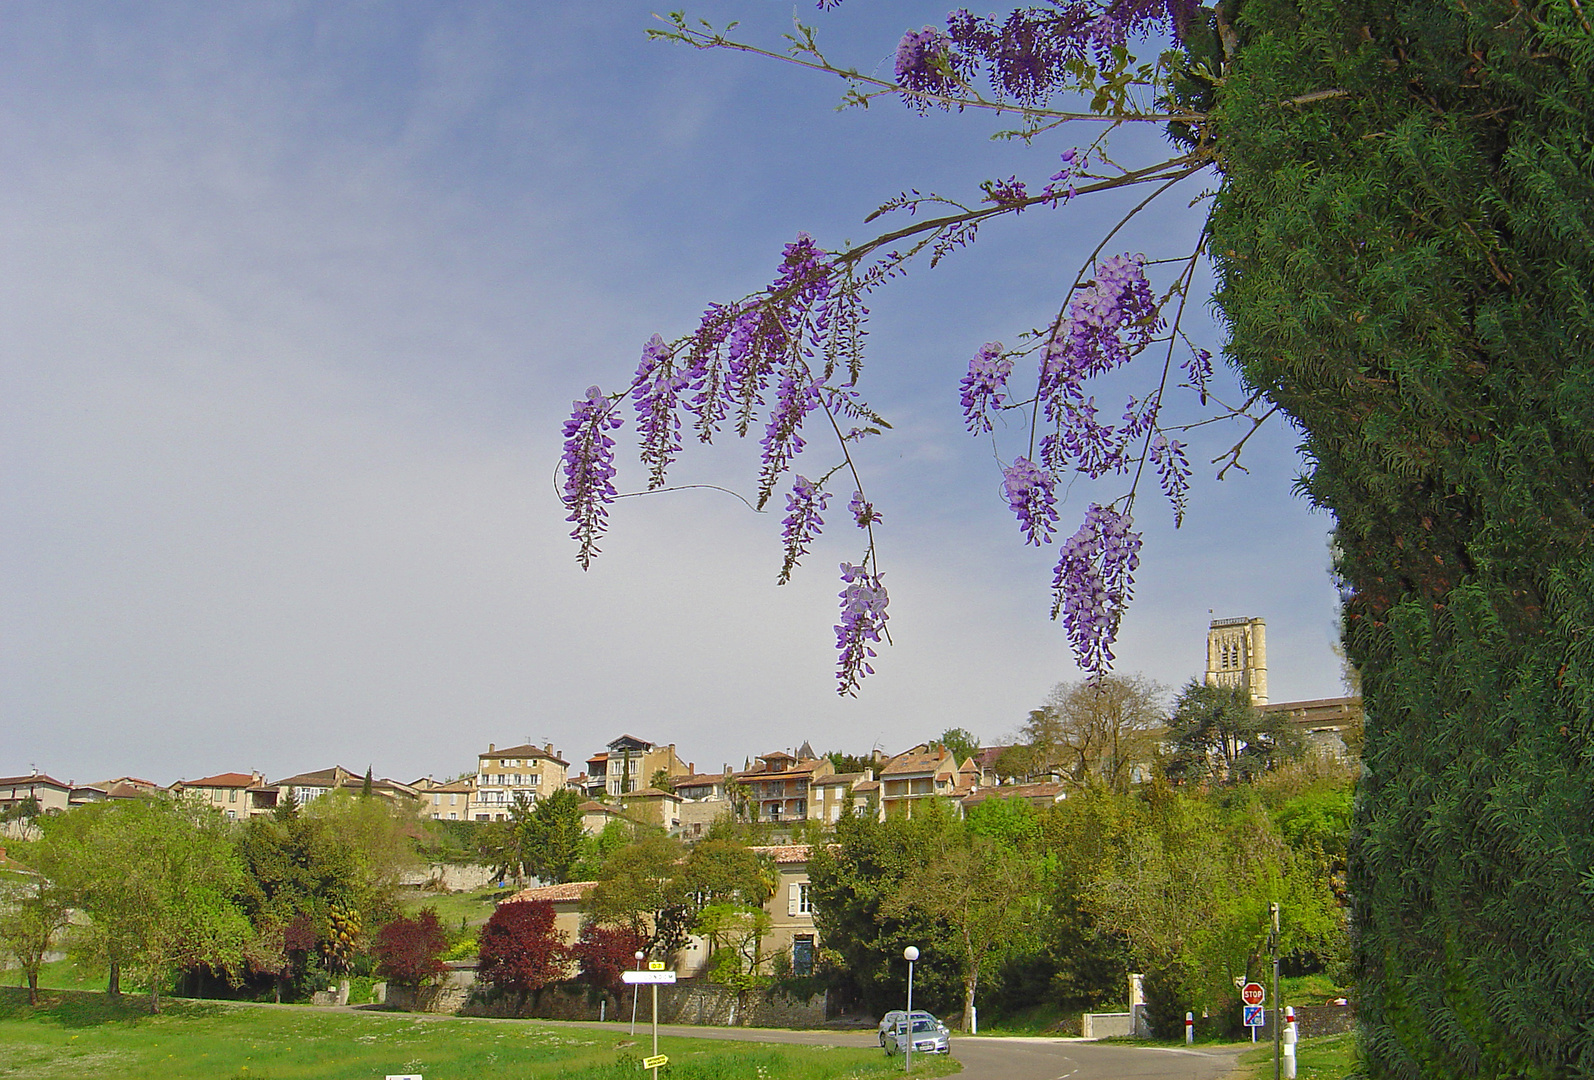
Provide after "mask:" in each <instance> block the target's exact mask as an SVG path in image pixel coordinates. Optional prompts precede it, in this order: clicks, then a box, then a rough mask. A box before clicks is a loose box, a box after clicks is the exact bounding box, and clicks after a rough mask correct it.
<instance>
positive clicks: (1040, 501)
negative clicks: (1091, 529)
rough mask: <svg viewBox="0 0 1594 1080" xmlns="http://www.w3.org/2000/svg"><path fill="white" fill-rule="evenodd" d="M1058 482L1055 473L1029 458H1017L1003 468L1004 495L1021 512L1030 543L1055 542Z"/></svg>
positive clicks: (1022, 524)
mask: <svg viewBox="0 0 1594 1080" xmlns="http://www.w3.org/2000/svg"><path fill="white" fill-rule="evenodd" d="M1055 483H1056V481H1055V478H1054V477H1053V476H1052V474H1051V473H1049V472H1047V471H1046V470H1045V469H1043V468H1041V467H1040V466H1039V465H1036V464H1035V463H1034V462H1033V461H1030V460H1029V459H1028V458H1022V457H1019V458H1014V459H1013V464H1011V465H1009V466H1008V467H1007V468H1005V469H1003V470H1002V494H1003V495H1006V496H1007V505H1008V506H1010V507H1012V508H1013V513H1014V514H1016V515H1018V524H1019V527H1020V529H1021V531H1022V532H1023V533H1024V542H1025V543H1026V544H1034V545H1035V546H1036V547H1039V546H1040V545H1042V544H1049V543H1051V542H1052V531H1053V528H1052V526H1053V523H1054V522H1056V520H1057V496H1056V495H1055V494H1054V493H1053V485H1054V484H1055Z"/></svg>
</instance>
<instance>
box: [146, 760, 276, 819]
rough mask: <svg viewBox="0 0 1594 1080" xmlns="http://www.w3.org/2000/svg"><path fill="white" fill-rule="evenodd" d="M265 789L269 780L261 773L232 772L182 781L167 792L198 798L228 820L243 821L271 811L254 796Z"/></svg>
mask: <svg viewBox="0 0 1594 1080" xmlns="http://www.w3.org/2000/svg"><path fill="white" fill-rule="evenodd" d="M265 787H266V778H265V777H264V776H263V775H261V774H260V773H257V772H246V773H240V772H229V773H217V774H216V775H215V776H202V777H200V778H199V779H198V780H179V781H177V782H176V783H175V784H173V785H172V786H171V787H170V788H168V789H167V790H168V791H170V792H172V794H174V795H181V796H184V797H186V798H190V799H198V800H199V801H200V802H202V803H204V804H205V805H206V806H210V807H213V808H215V809H216V810H218V811H220V812H221V813H222V814H223V815H224V816H225V817H226V818H228V820H231V821H240V820H243V819H245V818H250V817H254V816H255V815H257V814H263V813H269V812H270V810H271V807H270V806H264V805H263V801H262V800H261V799H259V798H252V797H251V791H252V790H255V789H265ZM275 805H276V800H274V799H273V800H272V801H271V806H275Z"/></svg>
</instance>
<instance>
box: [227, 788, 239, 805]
mask: <svg viewBox="0 0 1594 1080" xmlns="http://www.w3.org/2000/svg"><path fill="white" fill-rule="evenodd" d="M227 801H228V802H237V801H238V789H237V788H230V789H229V790H228V791H227Z"/></svg>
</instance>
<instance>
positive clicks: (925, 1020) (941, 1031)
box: [885, 1009, 952, 1056]
mask: <svg viewBox="0 0 1594 1080" xmlns="http://www.w3.org/2000/svg"><path fill="white" fill-rule="evenodd" d="M909 1019H910V1017H909V1016H908V1014H907V1013H897V1014H896V1019H895V1020H894V1021H893V1022H892V1024H891V1027H890V1029H888V1030H887V1031H886V1034H885V1042H886V1054H887V1055H888V1056H889V1055H891V1054H900V1053H903V1052H905V1051H906V1050H907V1048H908V1041H909V1040H910V1039H911V1040H912V1042H913V1052H914V1053H915V1054H950V1053H951V1052H952V1033H951V1032H949V1031H948V1030H947V1029H946V1025H945V1024H943V1023H941V1021H939V1020H937V1019H936V1018H935V1017H933V1016H931V1015H930V1014H929V1013H927V1012H920V1011H919V1010H918V1009H914V1010H913V1015H912V1017H911V1019H912V1022H913V1026H912V1031H911V1032H910V1031H909V1029H908V1021H909Z"/></svg>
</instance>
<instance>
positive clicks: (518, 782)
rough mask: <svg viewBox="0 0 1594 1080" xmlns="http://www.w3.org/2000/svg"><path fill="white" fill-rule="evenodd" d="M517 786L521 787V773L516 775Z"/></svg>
mask: <svg viewBox="0 0 1594 1080" xmlns="http://www.w3.org/2000/svg"><path fill="white" fill-rule="evenodd" d="M515 786H516V787H519V786H520V774H519V773H516V774H515Z"/></svg>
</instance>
